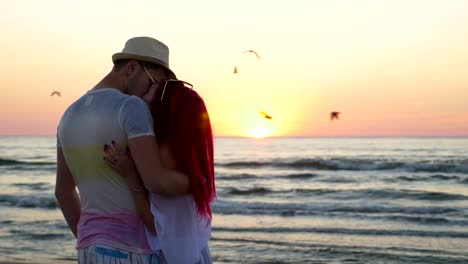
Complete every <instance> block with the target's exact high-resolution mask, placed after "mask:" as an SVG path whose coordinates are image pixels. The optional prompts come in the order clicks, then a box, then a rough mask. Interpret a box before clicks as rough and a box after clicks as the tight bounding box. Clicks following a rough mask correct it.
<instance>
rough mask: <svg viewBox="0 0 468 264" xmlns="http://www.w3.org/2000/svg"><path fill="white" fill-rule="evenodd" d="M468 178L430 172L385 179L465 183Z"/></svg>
mask: <svg viewBox="0 0 468 264" xmlns="http://www.w3.org/2000/svg"><path fill="white" fill-rule="evenodd" d="M466 180H468V178H466V177H463V176H458V175H447V174H429V175H404V176H395V177H392V178H388V179H384V181H386V182H420V181H423V182H434V181H453V182H457V183H462V184H463V183H464V182H465V181H466Z"/></svg>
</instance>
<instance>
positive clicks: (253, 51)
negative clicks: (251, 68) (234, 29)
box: [242, 50, 261, 59]
mask: <svg viewBox="0 0 468 264" xmlns="http://www.w3.org/2000/svg"><path fill="white" fill-rule="evenodd" d="M245 53H253V54H255V56H257V59H261V57H260V55H258V52H256V51H255V50H246V51H244V52H242V54H245Z"/></svg>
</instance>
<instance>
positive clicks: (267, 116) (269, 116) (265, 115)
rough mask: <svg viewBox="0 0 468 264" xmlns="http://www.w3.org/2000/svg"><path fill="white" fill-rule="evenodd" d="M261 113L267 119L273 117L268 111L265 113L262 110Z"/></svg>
mask: <svg viewBox="0 0 468 264" xmlns="http://www.w3.org/2000/svg"><path fill="white" fill-rule="evenodd" d="M260 114H262V115H263V117H264V118H265V119H269V120H271V119H273V117H271V115H269V114H267V113H265V112H263V111H260Z"/></svg>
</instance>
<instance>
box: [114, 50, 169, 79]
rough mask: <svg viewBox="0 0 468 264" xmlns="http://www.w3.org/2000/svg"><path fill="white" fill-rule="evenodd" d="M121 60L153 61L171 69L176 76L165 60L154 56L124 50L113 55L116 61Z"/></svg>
mask: <svg viewBox="0 0 468 264" xmlns="http://www.w3.org/2000/svg"><path fill="white" fill-rule="evenodd" d="M119 60H138V61H144V62H149V63H153V64H156V65H159V66H162V67H164V68H165V69H167V70H169V71H170V72H171V73H172V74H173V75H174V76H176V75H175V74H174V72H173V71H172V70H171V69H169V65H167V64H166V63H165V62H163V61H160V60H157V59H155V58H152V57H147V56H141V55H137V54H131V53H123V52H119V53H115V54H114V55H112V61H113V62H114V63H116V62H117V61H119Z"/></svg>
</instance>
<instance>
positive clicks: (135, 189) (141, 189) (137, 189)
mask: <svg viewBox="0 0 468 264" xmlns="http://www.w3.org/2000/svg"><path fill="white" fill-rule="evenodd" d="M143 190H145V185H143V184H140V185H139V186H138V187H136V188H133V189H132V192H142V191H143Z"/></svg>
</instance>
